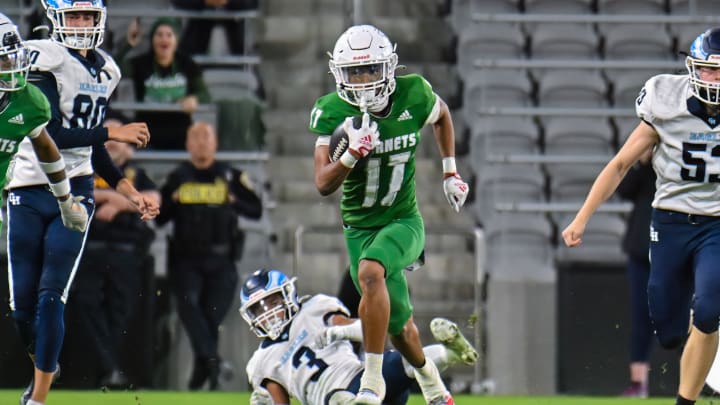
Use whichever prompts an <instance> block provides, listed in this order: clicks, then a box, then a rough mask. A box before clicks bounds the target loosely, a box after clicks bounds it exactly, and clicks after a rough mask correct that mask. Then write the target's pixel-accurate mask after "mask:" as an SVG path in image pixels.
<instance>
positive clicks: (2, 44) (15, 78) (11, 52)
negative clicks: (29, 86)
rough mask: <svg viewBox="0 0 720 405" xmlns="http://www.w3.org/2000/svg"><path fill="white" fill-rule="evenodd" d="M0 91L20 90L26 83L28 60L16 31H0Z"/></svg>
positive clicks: (28, 67)
mask: <svg viewBox="0 0 720 405" xmlns="http://www.w3.org/2000/svg"><path fill="white" fill-rule="evenodd" d="M0 35H2V38H0V92H6V91H18V90H22V89H23V88H24V87H25V84H26V83H27V75H28V71H29V70H30V60H29V58H28V53H27V49H26V48H25V46H23V44H22V42H20V36H19V35H18V34H17V32H13V31H6V32H5V33H2V32H1V31H0Z"/></svg>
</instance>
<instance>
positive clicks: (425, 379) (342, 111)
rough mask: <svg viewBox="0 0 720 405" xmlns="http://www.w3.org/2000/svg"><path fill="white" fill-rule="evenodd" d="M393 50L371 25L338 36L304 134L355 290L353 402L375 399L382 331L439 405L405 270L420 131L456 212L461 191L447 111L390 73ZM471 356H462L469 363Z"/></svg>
mask: <svg viewBox="0 0 720 405" xmlns="http://www.w3.org/2000/svg"><path fill="white" fill-rule="evenodd" d="M394 48H395V47H394V45H393V44H392V43H391V42H390V40H389V39H388V38H387V36H385V34H384V33H382V32H381V31H380V30H378V29H377V28H375V27H373V26H370V25H359V26H353V27H350V28H349V29H348V30H347V31H345V32H344V33H343V34H342V35H341V36H340V38H339V39H338V40H337V42H336V44H335V49H334V51H333V54H332V58H331V60H330V71H331V72H332V74H333V76H334V77H335V82H336V84H337V91H336V92H333V93H330V94H327V95H325V96H323V97H320V98H319V99H318V100H317V101H316V103H315V106H314V108H313V110H312V112H311V116H310V126H309V128H310V130H311V131H312V132H314V133H316V134H318V135H319V136H318V138H317V142H316V144H315V152H314V154H315V157H314V158H315V184H316V186H317V188H318V190H319V191H320V194H322V195H328V194H331V193H333V192H334V191H335V190H336V189H338V188H339V187H340V185H342V190H343V196H342V200H341V212H342V220H343V232H344V236H345V241H346V245H347V248H348V253H349V256H350V264H351V266H350V273H351V276H352V279H353V282H354V283H355V286H356V287H358V289H359V290H360V292H361V294H362V298H361V300H360V306H359V308H358V313H359V317H360V319H361V321H362V331H363V341H364V344H365V352H366V357H365V371H364V372H363V375H362V378H361V384H360V390H359V392H358V395H357V399H356V403H359V404H380V403H382V399H383V396H384V394H385V382H384V381H383V379H382V373H381V365H382V358H383V355H382V353H383V349H384V346H385V339H386V336H387V335H388V334H389V335H390V339H391V341H392V342H393V345H394V346H395V347H396V348H397V349H398V350H399V351H400V353H402V355H403V356H404V357H405V359H407V360H408V362H409V363H410V364H412V365H413V366H414V367H415V376H416V380H417V382H418V384H419V385H420V388H421V390H422V392H423V395H424V397H425V400H426V402H427V403H428V404H433V405H439V404H442V405H447V404H453V399H452V396H451V395H450V393H449V392H448V391H447V389H446V388H445V385H444V384H443V382H442V380H441V379H440V375H439V373H438V371H437V367H436V366H435V365H434V364H433V363H432V361H431V360H430V359H427V358H426V357H425V356H424V355H423V351H422V343H421V342H420V337H419V335H418V331H417V327H416V326H415V323H414V321H413V318H412V305H411V303H410V297H409V293H408V286H407V280H406V278H405V274H404V269H405V268H406V267H407V266H408V265H411V264H412V263H413V262H415V261H416V260H417V259H418V258H419V257H420V255H421V253H422V250H423V246H424V244H425V230H424V225H423V219H422V217H421V216H420V212H419V211H418V206H417V201H416V197H415V149H416V147H417V145H418V143H419V142H420V130H421V129H422V127H424V126H425V125H427V124H429V125H431V126H432V128H433V132H434V134H435V139H436V141H437V144H438V147H439V149H440V154H441V155H442V158H443V160H442V163H443V172H444V179H443V189H444V192H445V196H446V197H447V200H448V202H449V203H450V205H451V206H452V208H453V209H454V210H455V211H459V210H460V208H461V207H462V205H463V203H464V202H465V198H466V197H467V193H468V190H469V188H468V185H467V184H466V183H465V182H464V181H463V180H462V179H461V178H460V176H459V175H458V174H457V170H456V168H455V158H454V155H455V148H454V146H455V134H454V130H453V124H452V118H451V116H450V111H449V110H448V107H447V105H446V104H445V103H444V102H443V101H442V99H441V98H440V97H439V96H438V95H437V94H435V93H434V92H433V90H432V87H431V86H430V84H429V83H428V82H427V81H426V80H425V79H424V78H423V77H421V76H419V75H415V74H410V75H406V76H400V77H395V69H396V67H397V54H395V49H394ZM357 116H362V125H361V127H360V128H359V129H357V128H355V127H354V126H353V117H357ZM340 125H342V127H343V129H344V130H345V132H346V134H347V135H348V143H349V146H348V149H347V150H346V151H345V152H344V153H343V154H342V156H341V157H340V158H339V159H337V160H336V161H331V160H330V157H329V143H330V138H331V134H332V133H333V132H334V131H335V129H336V128H337V127H338V126H340ZM361 159H362V165H360V164H358V161H359V160H361ZM356 164H357V167H355V166H356ZM438 177H439V176H438ZM471 351H472V353H466V356H475V357H476V356H477V353H476V352H475V351H474V350H473V349H471Z"/></svg>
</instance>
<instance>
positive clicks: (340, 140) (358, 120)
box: [329, 116, 372, 167]
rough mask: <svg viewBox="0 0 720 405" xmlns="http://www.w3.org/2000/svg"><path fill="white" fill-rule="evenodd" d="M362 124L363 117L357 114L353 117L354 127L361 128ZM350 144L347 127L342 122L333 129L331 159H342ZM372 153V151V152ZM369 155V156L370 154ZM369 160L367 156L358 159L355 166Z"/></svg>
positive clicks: (332, 160)
mask: <svg viewBox="0 0 720 405" xmlns="http://www.w3.org/2000/svg"><path fill="white" fill-rule="evenodd" d="M361 125H362V117H361V116H357V117H353V127H354V128H360V126H361ZM349 145H350V140H349V139H348V135H347V133H346V132H345V129H343V124H342V123H340V125H338V127H337V128H335V131H333V133H332V136H331V137H330V150H329V154H330V161H331V162H334V161H336V160H338V159H340V156H342V155H343V153H345V151H346V150H347V148H348V146H349ZM370 155H372V153H371V154H370ZM370 155H368V156H370ZM366 161H367V156H365V157H364V158H360V159H358V162H357V163H356V164H355V167H358V166H361V165H363V164H364V163H365V162H366Z"/></svg>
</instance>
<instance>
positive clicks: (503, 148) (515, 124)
mask: <svg viewBox="0 0 720 405" xmlns="http://www.w3.org/2000/svg"><path fill="white" fill-rule="evenodd" d="M471 128H472V141H471V142H472V143H471V145H470V148H471V149H472V153H473V156H484V157H485V158H487V157H489V156H497V155H504V154H511V153H514V154H537V153H540V144H539V141H540V131H539V130H538V127H537V125H536V124H535V122H534V121H533V120H532V119H531V118H529V117H520V118H508V117H498V116H494V117H481V118H478V119H476V120H475V121H473V123H472V125H471ZM473 160H475V159H473Z"/></svg>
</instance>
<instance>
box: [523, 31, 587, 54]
mask: <svg viewBox="0 0 720 405" xmlns="http://www.w3.org/2000/svg"><path fill="white" fill-rule="evenodd" d="M528 38H529V44H530V55H531V56H532V57H533V58H540V59H553V58H566V59H575V58H580V59H597V58H599V57H600V53H599V49H600V38H599V37H598V36H597V35H596V34H595V31H593V30H592V28H590V27H589V26H587V25H575V24H537V25H535V27H534V28H533V29H532V30H531V31H530V32H529V35H528Z"/></svg>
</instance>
